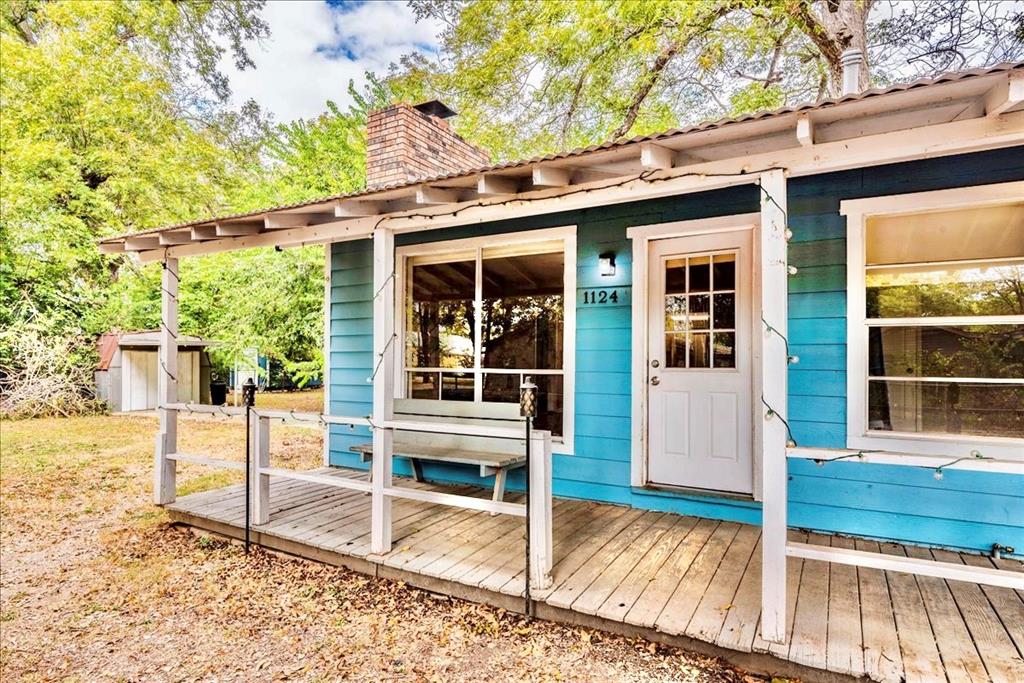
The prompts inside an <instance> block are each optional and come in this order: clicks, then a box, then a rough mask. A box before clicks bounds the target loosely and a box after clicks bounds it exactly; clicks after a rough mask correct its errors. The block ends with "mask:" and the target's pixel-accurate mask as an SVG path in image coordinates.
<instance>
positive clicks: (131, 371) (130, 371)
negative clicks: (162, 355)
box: [121, 351, 157, 410]
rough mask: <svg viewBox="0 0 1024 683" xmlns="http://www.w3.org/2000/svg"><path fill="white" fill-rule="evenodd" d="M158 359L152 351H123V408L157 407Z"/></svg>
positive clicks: (146, 408) (149, 408)
mask: <svg viewBox="0 0 1024 683" xmlns="http://www.w3.org/2000/svg"><path fill="white" fill-rule="evenodd" d="M156 361H157V354H155V353H153V352H152V351H122V354H121V410H151V409H153V408H156V393H157V387H156V371H157V362H156Z"/></svg>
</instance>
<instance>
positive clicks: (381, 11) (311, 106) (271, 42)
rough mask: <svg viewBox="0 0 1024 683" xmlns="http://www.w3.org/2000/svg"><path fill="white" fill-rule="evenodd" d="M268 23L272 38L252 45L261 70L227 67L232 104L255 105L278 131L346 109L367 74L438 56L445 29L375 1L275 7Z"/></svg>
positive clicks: (277, 2) (295, 0) (309, 0)
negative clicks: (408, 59) (413, 55)
mask: <svg viewBox="0 0 1024 683" xmlns="http://www.w3.org/2000/svg"><path fill="white" fill-rule="evenodd" d="M263 16H264V18H265V20H266V21H267V23H268V24H269V25H270V38H268V39H267V40H264V41H262V42H261V43H258V44H252V45H250V54H251V56H252V58H253V61H254V62H255V63H256V68H255V69H251V68H250V69H246V70H245V71H238V70H237V69H236V68H235V67H234V65H233V63H232V62H231V60H230V58H226V59H225V60H224V62H223V63H222V64H221V66H222V68H223V69H224V71H225V72H226V73H227V74H228V76H229V77H230V79H231V89H232V97H233V101H234V103H235V104H236V105H237V104H241V103H242V102H245V101H246V100H249V99H252V100H255V101H256V102H257V103H258V104H259V105H260V106H261V107H262V108H263V109H264V110H266V111H269V112H271V113H272V114H273V116H274V120H275V121H277V122H279V123H284V122H287V121H291V120H293V119H296V118H300V117H301V118H310V117H314V116H317V115H318V114H320V113H321V112H323V111H324V109H325V108H326V107H325V104H324V103H325V102H326V101H327V100H329V99H330V100H334V101H335V102H337V103H338V104H340V105H342V106H344V105H345V104H347V103H348V101H349V97H348V92H347V88H348V81H349V79H355V81H356V84H357V85H359V84H361V83H362V82H364V78H363V74H364V73H365V72H366V71H367V70H369V71H375V72H377V73H381V74H382V73H385V72H386V71H387V67H388V65H389V64H390V63H392V62H397V61H398V59H399V58H400V57H401V56H402V55H404V54H408V53H410V52H413V51H419V52H423V53H427V54H430V53H433V52H435V51H436V49H437V46H438V40H437V34H438V32H439V30H440V27H439V26H438V25H437V24H435V23H433V22H421V23H416V21H415V18H414V17H413V14H412V11H411V10H410V9H409V8H408V7H407V6H406V4H405V2H390V1H384V0H370V1H369V2H364V1H356V2H344V1H339V0H332V1H331V2H323V1H321V0H301V1H300V0H287V1H286V0H270V1H269V2H267V5H266V8H265V9H264V13H263Z"/></svg>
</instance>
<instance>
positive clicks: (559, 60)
mask: <svg viewBox="0 0 1024 683" xmlns="http://www.w3.org/2000/svg"><path fill="white" fill-rule="evenodd" d="M410 5H411V6H412V8H413V10H414V11H415V12H416V13H417V15H418V16H420V17H432V18H435V19H439V20H441V21H443V22H444V24H445V25H446V26H447V29H446V30H445V32H444V34H443V36H442V38H443V50H442V51H441V56H440V57H439V58H438V59H437V60H436V62H435V63H431V64H429V65H424V63H422V61H421V63H420V64H418V65H417V66H416V68H414V69H411V70H408V71H407V72H406V75H407V77H408V78H409V79H410V80H412V81H416V82H418V83H420V84H424V85H425V86H426V87H428V88H429V89H430V90H431V91H432V92H434V93H435V94H441V95H443V97H444V98H445V100H446V101H447V102H449V103H450V104H453V105H454V106H455V108H456V109H457V110H458V111H459V112H460V116H459V118H458V119H457V120H456V125H457V126H458V127H459V130H460V132H461V133H462V134H463V135H465V136H466V137H468V138H470V139H472V140H473V141H474V142H476V143H478V144H480V145H482V146H484V147H485V148H487V149H490V150H491V151H492V152H494V153H495V155H496V156H497V157H498V158H520V157H524V156H531V155H534V154H542V153H546V152H551V151H555V150H560V149H566V148H570V147H578V146H586V145H591V144H595V143H598V142H602V141H604V140H608V139H614V138H619V137H623V136H631V135H643V134H646V133H650V132H653V131H657V130H665V129H668V128H672V127H675V126H678V125H682V124H690V123H695V122H697V121H700V120H706V119H714V118H719V117H721V116H725V115H736V114H744V113H748V112H750V111H753V110H756V109H761V108H764V107H771V108H774V107H778V106H780V105H784V104H794V103H796V102H805V101H811V100H815V99H819V98H821V97H824V96H827V95H837V94H839V92H838V87H839V81H840V80H841V78H840V76H841V65H840V55H841V53H842V51H843V50H844V49H846V48H847V47H856V48H860V49H862V50H864V51H865V52H866V53H867V57H868V60H867V64H868V66H869V67H870V79H865V80H864V81H863V82H862V86H863V87H864V88H867V87H868V86H869V85H871V84H872V83H878V84H883V83H886V82H888V81H890V80H893V79H894V78H896V77H897V74H898V77H899V79H900V80H912V79H913V78H914V77H916V76H928V75H934V74H936V73H938V72H940V71H943V70H948V69H959V68H966V67H968V66H980V65H983V64H993V63H997V62H1000V61H1008V60H1014V59H1020V58H1021V56H1022V55H1024V40H1022V39H1021V26H1022V25H1024V15H1022V14H1021V12H1020V10H1019V7H1017V8H1015V7H1014V6H1013V4H1012V3H992V2H989V3H985V2H982V3H977V2H973V0H947V1H945V2H933V1H931V0H921V1H920V2H913V1H911V0H906V1H905V2H900V3H895V4H892V3H876V2H875V0H828V2H825V1H823V0H701V1H700V2H694V1H692V0H549V1H547V2H520V1H518V0H410ZM887 5H888V7H887ZM867 73H868V72H867V71H865V74H867Z"/></svg>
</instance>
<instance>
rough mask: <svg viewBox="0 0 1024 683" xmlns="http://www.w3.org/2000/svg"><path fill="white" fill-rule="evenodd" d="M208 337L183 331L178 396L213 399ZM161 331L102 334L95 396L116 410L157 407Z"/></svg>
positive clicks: (187, 399)
mask: <svg viewBox="0 0 1024 683" xmlns="http://www.w3.org/2000/svg"><path fill="white" fill-rule="evenodd" d="M209 345H210V342H209V341H206V340H205V339H202V338H201V337H193V336H187V335H182V336H181V338H180V340H179V342H178V367H177V371H178V375H179V376H178V400H180V401H183V402H186V403H209V402H210V357H209V355H207V353H206V347H208V346H209ZM159 347H160V333H159V331H156V330H147V331H142V332H108V333H106V334H104V335H102V336H101V337H100V341H99V353H100V362H99V364H98V365H97V367H96V372H95V378H96V398H98V399H100V400H102V401H106V402H107V403H108V404H109V405H110V409H111V410H112V411H114V412H129V411H133V410H155V409H156V408H157V407H158V401H157V381H158V373H159V372H160V361H159V359H158V350H159Z"/></svg>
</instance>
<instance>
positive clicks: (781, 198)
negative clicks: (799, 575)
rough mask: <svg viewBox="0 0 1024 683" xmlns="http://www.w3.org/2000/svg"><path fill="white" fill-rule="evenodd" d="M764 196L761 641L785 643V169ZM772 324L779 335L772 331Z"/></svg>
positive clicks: (764, 184) (766, 184)
mask: <svg viewBox="0 0 1024 683" xmlns="http://www.w3.org/2000/svg"><path fill="white" fill-rule="evenodd" d="M760 192H761V235H760V255H759V256H760V272H761V283H760V284H761V287H760V289H761V316H762V317H763V318H764V323H762V325H761V331H762V333H763V339H762V343H761V348H762V362H761V377H760V380H761V382H760V385H761V398H762V399H763V401H764V403H762V404H761V406H760V407H761V416H762V418H761V419H762V420H763V431H762V434H763V438H762V444H763V451H762V459H761V468H762V470H761V471H762V526H761V532H762V542H761V548H762V564H761V637H762V638H764V639H765V640H767V641H770V642H774V643H782V642H785V640H786V528H787V523H786V499H787V493H786V484H787V482H786V476H787V470H786V442H787V441H788V439H789V435H788V431H787V429H786V425H785V424H784V423H783V420H785V419H787V411H786V400H787V388H786V380H787V374H788V364H789V359H788V356H787V352H786V342H785V336H786V334H787V331H786V330H787V324H786V322H787V317H788V303H787V300H786V298H787V295H788V289H789V287H788V276H789V272H788V264H787V262H786V230H787V226H786V177H785V175H784V174H783V171H781V170H774V171H769V172H767V173H764V174H762V175H761V181H760ZM769 325H770V326H771V328H772V329H773V330H774V331H771V330H769V329H768V326H769ZM757 400H759V399H757V398H755V401H757ZM764 404H767V405H764ZM769 406H770V407H769ZM772 413H774V415H773V414H772Z"/></svg>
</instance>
